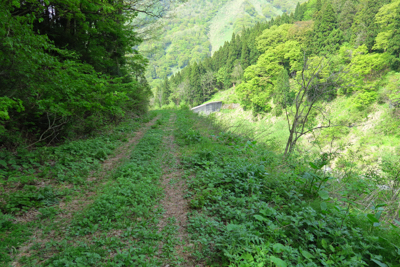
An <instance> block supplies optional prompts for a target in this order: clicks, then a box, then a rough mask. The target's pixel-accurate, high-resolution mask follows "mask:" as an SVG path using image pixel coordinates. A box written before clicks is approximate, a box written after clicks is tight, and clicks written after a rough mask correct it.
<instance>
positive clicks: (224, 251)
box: [175, 110, 400, 267]
mask: <svg viewBox="0 0 400 267" xmlns="http://www.w3.org/2000/svg"><path fill="white" fill-rule="evenodd" d="M177 125H178V129H177V131H176V133H175V134H176V137H177V138H178V139H179V140H180V144H181V146H182V148H185V153H184V154H185V155H183V157H182V163H183V164H184V165H185V166H186V168H187V169H188V170H190V171H192V172H193V173H195V175H196V177H195V178H194V179H192V180H190V184H189V188H190V191H189V192H188V194H187V197H188V198H190V204H191V208H192V213H191V216H190V218H189V231H190V232H191V238H192V241H193V243H194V244H195V247H196V251H195V252H194V255H195V256H196V257H197V258H198V259H199V260H204V261H206V262H207V263H208V264H209V265H211V266H338V267H341V266H398V263H399V262H400V231H399V228H398V227H396V226H395V225H393V226H392V227H390V228H389V227H385V226H382V225H381V224H379V214H380V213H379V211H383V209H376V210H375V211H372V212H370V213H369V214H363V213H360V212H357V211H356V210H354V209H353V208H352V205H353V204H352V199H353V198H354V196H357V194H360V193H362V190H363V188H362V186H363V185H362V182H360V181H359V182H358V183H351V184H349V185H348V192H343V194H342V195H343V199H340V200H339V201H338V200H335V199H330V192H329V191H327V190H328V188H329V187H328V184H329V181H330V179H328V177H325V176H324V172H323V171H321V170H320V169H319V168H318V166H319V161H318V160H316V161H314V162H311V163H312V164H308V162H306V164H305V162H299V161H295V160H291V161H283V160H282V157H281V156H279V155H275V154H274V153H272V152H269V151H268V149H267V148H266V147H265V146H263V145H262V144H255V143H254V142H252V141H251V140H247V139H246V138H243V137H240V136H236V135H233V134H229V133H223V132H220V133H217V134H215V133H214V134H213V135H209V134H205V133H204V132H203V128H204V127H207V125H210V121H209V120H208V119H207V118H201V117H198V116H197V115H194V114H191V113H190V112H189V111H185V110H182V111H180V112H178V118H177ZM357 184H358V186H359V187H358V188H356V187H355V185H357ZM343 202H345V203H346V206H343V205H342V203H343Z"/></svg>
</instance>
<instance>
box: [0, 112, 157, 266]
mask: <svg viewBox="0 0 400 267" xmlns="http://www.w3.org/2000/svg"><path fill="white" fill-rule="evenodd" d="M154 116H156V114H155V113H151V114H150V115H149V116H147V117H144V118H141V119H135V120H129V121H128V120H127V121H126V122H124V123H122V124H120V125H119V126H118V127H115V128H113V129H112V130H109V131H108V134H97V135H96V136H92V137H90V138H88V139H84V140H77V141H68V142H65V143H64V144H62V145H60V146H57V147H47V146H44V147H40V148H37V149H36V150H30V151H28V150H26V149H18V150H17V151H16V152H15V153H10V152H7V151H0V158H1V162H0V188H1V189H0V265H2V264H4V265H6V264H7V263H8V262H9V261H10V260H11V259H12V258H13V255H15V254H17V253H18V248H19V246H20V245H21V244H23V243H24V242H25V241H27V240H29V238H30V236H31V234H32V231H34V229H37V227H38V226H39V225H40V226H44V225H47V224H48V222H49V221H51V220H52V218H54V217H55V216H56V215H57V214H60V213H62V212H64V211H63V210H62V209H60V208H59V207H58V204H59V203H61V202H64V203H67V202H69V201H72V200H73V199H75V198H76V197H77V196H79V195H82V194H86V193H88V192H89V191H93V182H92V181H88V180H87V178H88V175H89V174H93V175H96V173H93V172H96V171H100V167H101V163H102V162H103V161H104V160H106V159H107V158H108V157H110V156H111V157H112V156H113V154H114V153H115V150H116V149H117V148H118V147H119V146H121V145H122V144H123V143H124V142H127V141H128V138H129V137H130V136H131V135H132V134H133V133H134V132H135V131H136V130H137V129H138V128H139V127H140V125H142V123H144V122H148V121H150V120H151V119H152V118H153V117H154ZM45 228H46V229H47V230H48V231H51V230H50V229H51V227H47V226H46V227H45ZM47 230H45V231H47Z"/></svg>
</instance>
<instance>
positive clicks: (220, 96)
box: [203, 87, 238, 104]
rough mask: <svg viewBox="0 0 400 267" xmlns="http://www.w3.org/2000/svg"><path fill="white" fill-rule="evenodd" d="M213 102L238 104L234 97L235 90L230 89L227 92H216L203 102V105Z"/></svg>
mask: <svg viewBox="0 0 400 267" xmlns="http://www.w3.org/2000/svg"><path fill="white" fill-rule="evenodd" d="M215 101H222V102H223V103H224V104H230V103H238V101H237V97H236V95H235V88H233V87H232V88H229V89H227V90H223V91H218V92H217V93H215V94H214V95H213V96H212V97H211V99H210V100H208V101H206V102H204V103H203V104H206V103H210V102H215Z"/></svg>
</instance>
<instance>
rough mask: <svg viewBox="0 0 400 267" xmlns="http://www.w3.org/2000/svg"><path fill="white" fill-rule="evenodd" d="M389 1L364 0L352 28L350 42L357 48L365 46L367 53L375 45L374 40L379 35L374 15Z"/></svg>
mask: <svg viewBox="0 0 400 267" xmlns="http://www.w3.org/2000/svg"><path fill="white" fill-rule="evenodd" d="M389 1H390V0H382V1H376V0H366V1H364V2H363V3H362V8H361V10H360V11H359V12H358V13H357V15H356V17H355V18H354V24H353V26H352V32H353V36H352V40H353V43H354V44H355V45H357V46H359V45H362V44H365V45H366V46H367V47H368V50H369V51H372V47H373V46H374V44H375V38H376V36H377V35H378V33H379V26H378V25H377V24H376V23H375V15H376V14H377V13H378V11H379V9H380V8H381V7H382V6H383V5H384V4H386V3H387V2H389Z"/></svg>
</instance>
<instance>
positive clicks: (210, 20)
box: [139, 0, 298, 88]
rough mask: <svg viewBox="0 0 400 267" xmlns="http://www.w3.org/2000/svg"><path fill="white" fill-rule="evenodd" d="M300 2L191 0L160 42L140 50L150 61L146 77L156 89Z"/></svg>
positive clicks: (180, 7) (167, 23)
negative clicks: (245, 30)
mask: <svg viewBox="0 0 400 267" xmlns="http://www.w3.org/2000/svg"><path fill="white" fill-rule="evenodd" d="M297 2H298V1H295V0H287V1H267V0H251V1H250V0H189V1H187V2H186V3H183V4H178V5H177V6H176V7H175V8H174V9H173V12H172V11H171V13H170V14H169V15H168V17H169V19H165V20H163V21H162V22H161V23H164V24H165V27H164V28H163V29H162V31H161V32H160V36H159V40H150V41H148V42H144V43H143V44H142V45H140V46H139V50H140V51H141V52H142V53H143V54H144V55H146V56H147V58H148V59H149V60H150V62H149V68H148V70H147V74H146V77H147V79H148V81H149V83H150V85H151V86H152V87H153V88H154V87H155V86H159V85H160V83H161V81H162V79H164V78H165V77H166V76H170V75H171V74H173V73H176V72H177V71H178V70H180V69H181V68H183V67H185V66H186V65H188V64H189V63H193V62H197V61H200V60H202V59H205V58H206V57H207V56H210V54H212V53H214V52H215V51H216V50H218V49H219V47H220V46H222V45H223V44H224V42H225V41H229V40H230V39H231V37H232V33H239V32H240V31H242V29H243V27H245V28H248V27H251V26H254V25H255V24H256V23H257V22H263V21H266V20H267V19H270V18H272V17H275V16H276V15H279V14H281V13H282V12H290V11H293V10H294V8H295V6H296V4H297Z"/></svg>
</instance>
